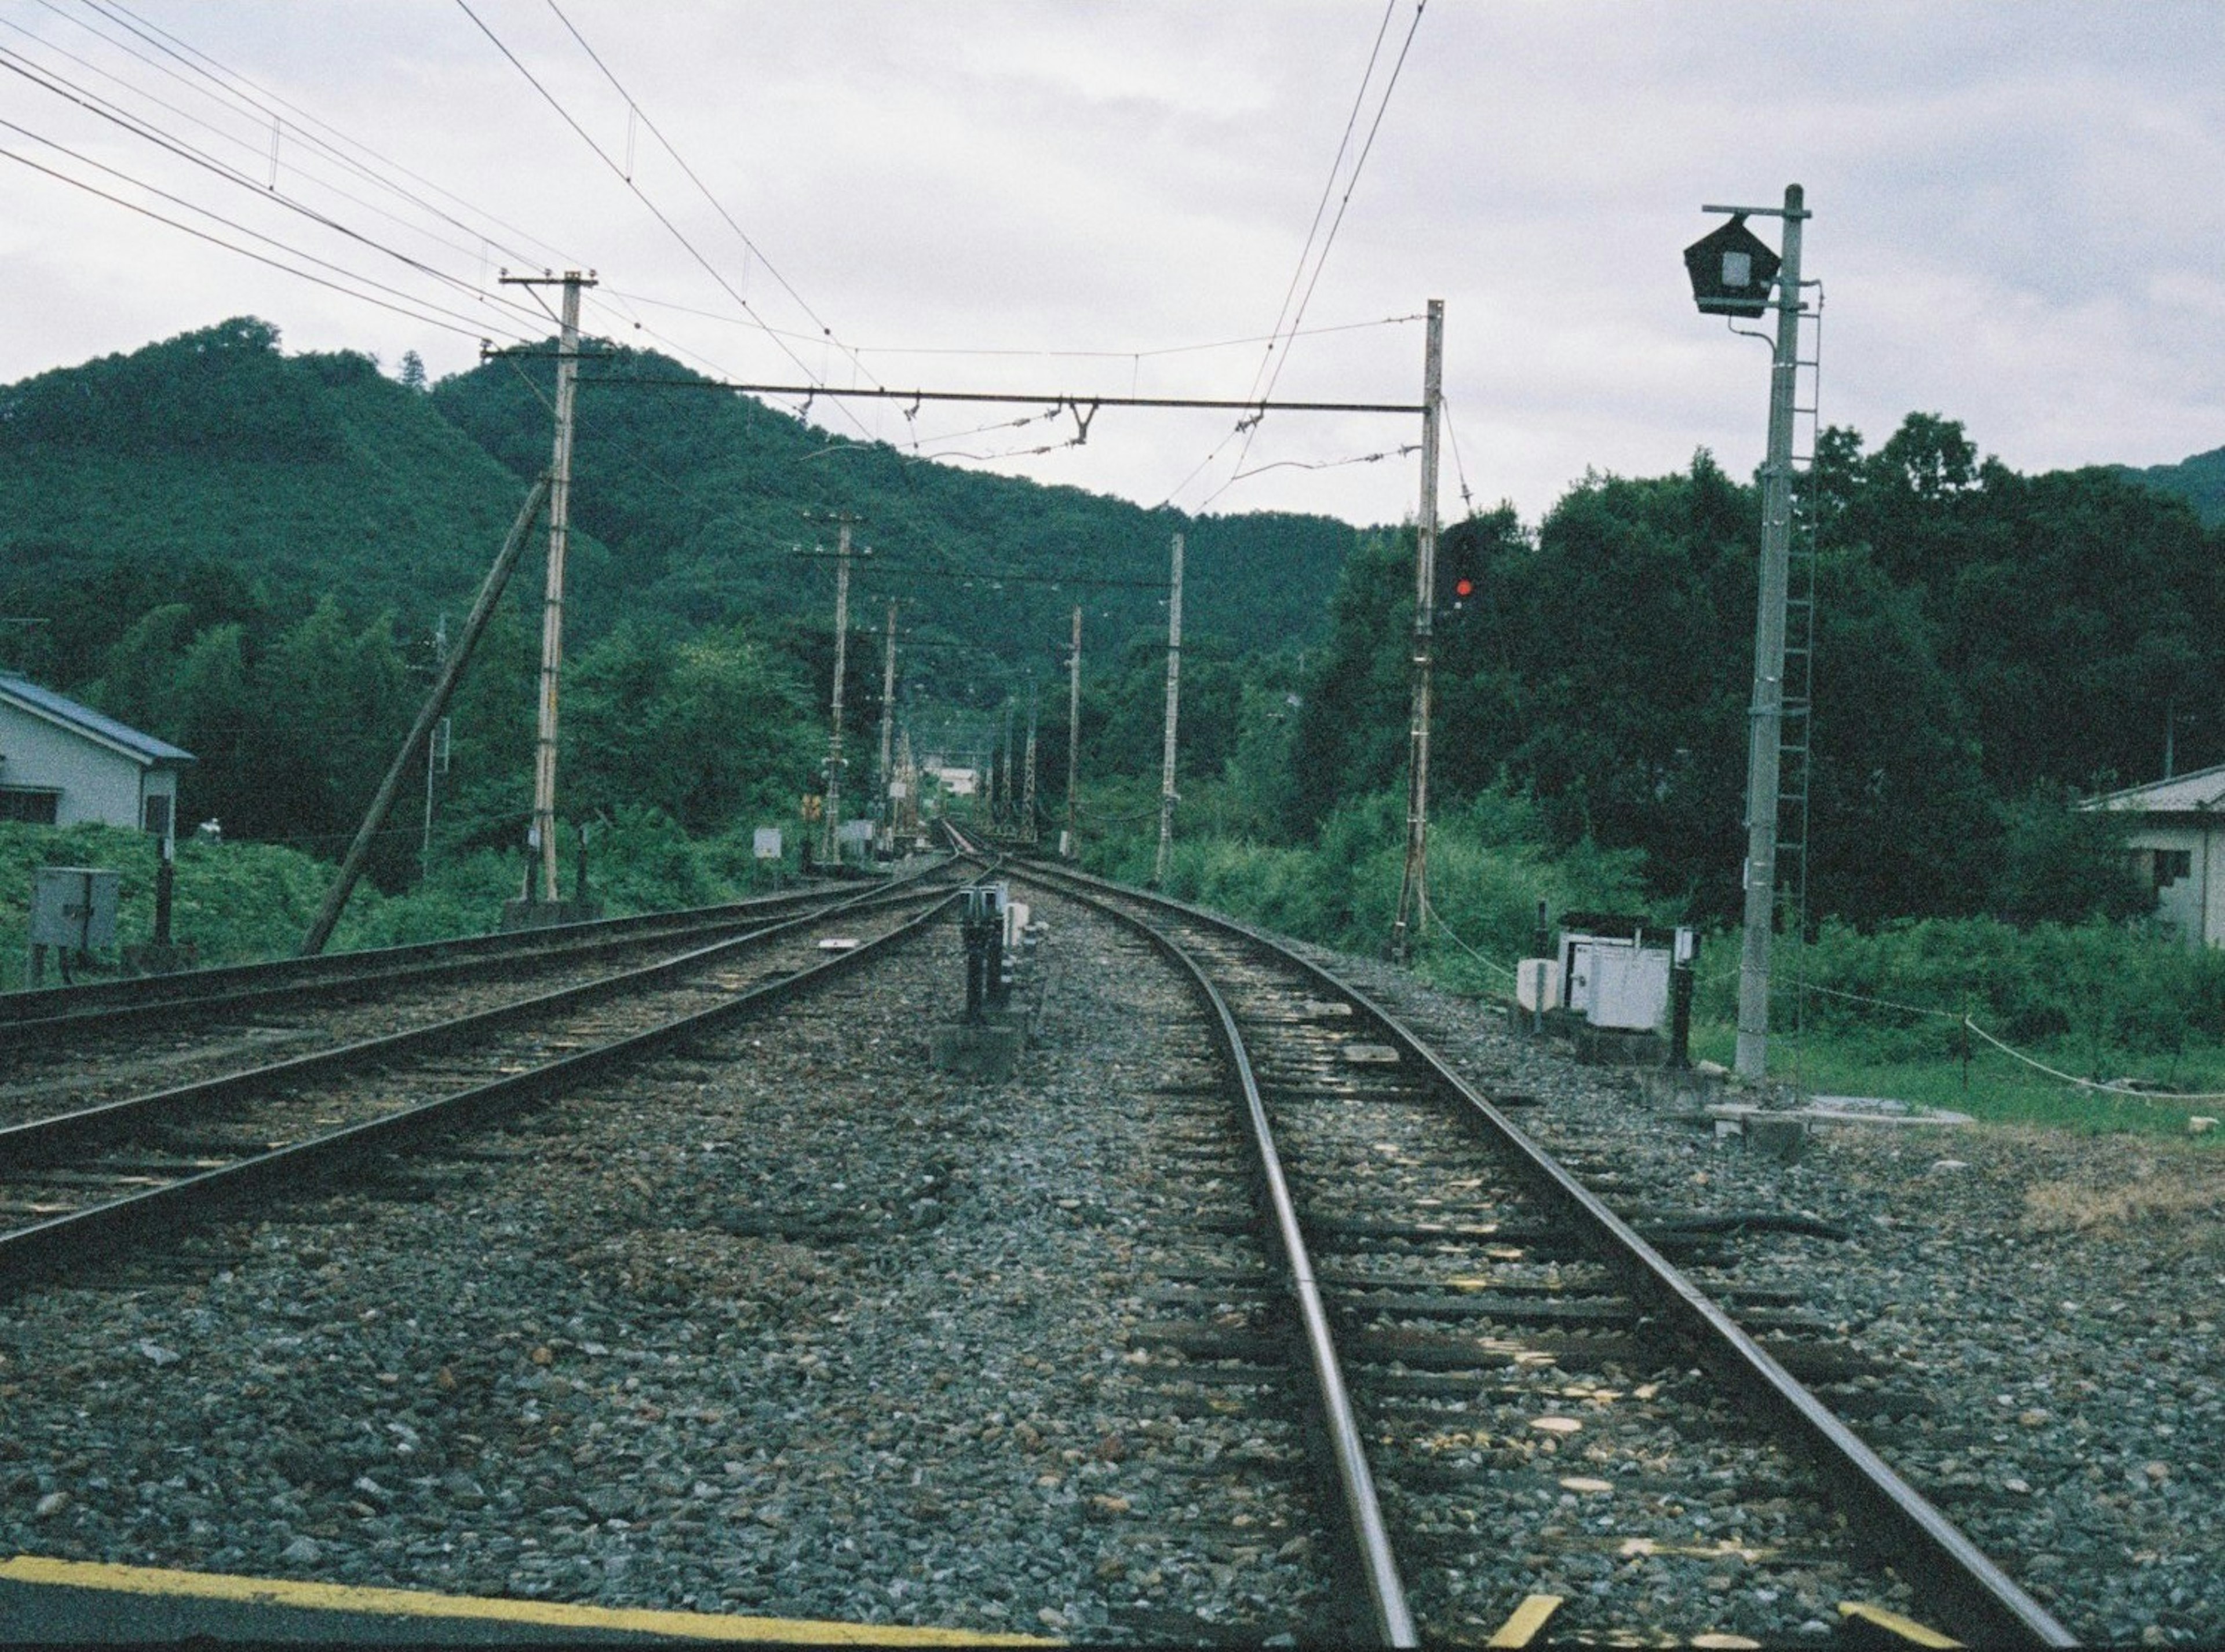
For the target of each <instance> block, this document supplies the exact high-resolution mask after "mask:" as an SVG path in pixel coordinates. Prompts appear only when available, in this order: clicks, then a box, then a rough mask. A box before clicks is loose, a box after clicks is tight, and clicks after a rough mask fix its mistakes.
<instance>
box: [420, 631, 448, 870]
mask: <svg viewBox="0 0 2225 1652" xmlns="http://www.w3.org/2000/svg"><path fill="white" fill-rule="evenodd" d="M447 663H448V617H447V615H446V614H442V615H441V618H440V623H438V624H436V625H435V626H434V628H433V674H434V677H435V678H436V679H437V678H438V677H439V676H440V674H441V668H443V667H444V666H446V665H447ZM447 766H448V719H447V718H446V717H443V718H441V720H440V721H439V722H437V723H435V724H434V725H433V728H432V731H431V733H430V734H429V735H428V737H426V741H425V841H424V844H423V845H422V847H421V848H420V849H419V851H418V854H417V873H418V876H419V877H432V876H433V776H434V775H439V774H444V773H446V772H447Z"/></svg>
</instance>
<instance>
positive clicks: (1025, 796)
mask: <svg viewBox="0 0 2225 1652" xmlns="http://www.w3.org/2000/svg"><path fill="white" fill-rule="evenodd" d="M1020 836H1021V837H1023V838H1024V839H1027V840H1028V841H1029V842H1030V843H1033V842H1034V841H1035V840H1036V680H1035V677H1034V675H1033V673H1032V669H1030V675H1029V677H1028V751H1027V756H1026V757H1025V758H1024V760H1023V766H1022V768H1021V770H1020Z"/></svg>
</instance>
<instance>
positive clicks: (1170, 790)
mask: <svg viewBox="0 0 2225 1652" xmlns="http://www.w3.org/2000/svg"><path fill="white" fill-rule="evenodd" d="M1181 714H1182V535H1180V534H1176V535H1175V549H1174V570H1173V572H1172V573H1170V574H1169V575H1168V579H1167V729H1166V744H1165V746H1164V747H1163V750H1162V752H1161V755H1160V757H1159V852H1158V858H1157V859H1156V860H1154V861H1153V862H1152V863H1151V887H1152V888H1153V889H1164V888H1165V887H1166V883H1167V866H1168V864H1169V863H1170V861H1171V860H1172V859H1173V858H1174V851H1175V724H1176V721H1177V720H1178V718H1180V716H1181Z"/></svg>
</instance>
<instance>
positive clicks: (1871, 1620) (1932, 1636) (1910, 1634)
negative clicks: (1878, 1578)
mask: <svg viewBox="0 0 2225 1652" xmlns="http://www.w3.org/2000/svg"><path fill="white" fill-rule="evenodd" d="M1839 1616H1840V1617H1845V1618H1850V1619H1859V1620H1860V1621H1861V1622H1863V1623H1866V1624H1873V1625H1874V1626H1876V1627H1877V1628H1879V1629H1881V1630H1884V1631H1885V1632H1886V1634H1888V1635H1893V1636H1899V1638H1900V1639H1902V1640H1904V1641H1905V1642H1907V1643H1909V1644H1910V1645H1911V1646H1921V1647H1927V1648H1937V1649H1940V1652H1944V1649H1946V1648H1949V1647H1959V1646H1961V1645H1962V1642H1960V1641H1957V1640H1955V1639H1952V1638H1950V1637H1949V1636H1945V1635H1942V1634H1941V1633H1940V1632H1939V1631H1938V1630H1936V1629H1932V1628H1930V1627H1928V1626H1927V1625H1925V1624H1919V1623H1918V1622H1917V1621H1916V1620H1915V1619H1914V1618H1913V1617H1902V1616H1901V1615H1900V1614H1899V1612H1897V1611H1886V1609H1885V1608H1884V1607H1882V1606H1873V1605H1870V1604H1869V1603H1868V1602H1867V1601H1866V1600H1842V1601H1841V1602H1840V1603H1839Z"/></svg>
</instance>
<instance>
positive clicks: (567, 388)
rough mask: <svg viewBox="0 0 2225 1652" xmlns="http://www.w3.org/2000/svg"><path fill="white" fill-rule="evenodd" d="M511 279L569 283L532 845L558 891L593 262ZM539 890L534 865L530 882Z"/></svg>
mask: <svg viewBox="0 0 2225 1652" xmlns="http://www.w3.org/2000/svg"><path fill="white" fill-rule="evenodd" d="M501 280H502V284H503V285H504V286H505V287H552V286H557V285H560V284H561V286H562V287H563V288H564V312H563V321H562V324H561V333H560V334H559V343H558V345H557V351H556V449H555V459H553V460H552V461H551V462H550V464H549V467H548V474H549V484H548V585H547V590H546V592H545V593H544V595H543V596H542V606H541V703H540V709H539V714H538V717H537V718H536V731H535V737H534V747H533V825H532V827H531V832H530V840H529V847H531V848H535V849H537V850H538V851H540V857H541V898H542V900H544V901H553V900H555V898H556V680H557V677H558V675H559V674H560V673H561V669H562V667H563V662H564V553H565V550H566V548H567V547H568V546H569V544H570V542H571V536H572V403H573V401H574V396H576V395H577V393H578V390H579V385H580V288H582V287H593V285H594V284H595V276H594V272H593V270H590V271H588V272H587V273H586V275H581V274H580V272H579V271H578V270H576V269H567V270H566V271H565V272H564V273H563V274H562V275H504V276H503V277H502V278H501ZM525 892H526V894H527V896H531V895H532V893H533V889H532V873H531V872H530V871H528V873H527V874H526V890H525Z"/></svg>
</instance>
